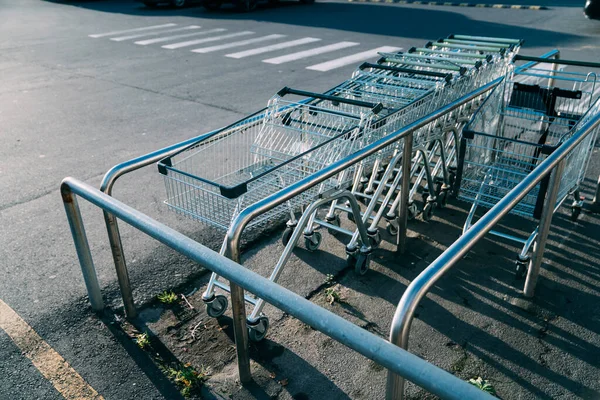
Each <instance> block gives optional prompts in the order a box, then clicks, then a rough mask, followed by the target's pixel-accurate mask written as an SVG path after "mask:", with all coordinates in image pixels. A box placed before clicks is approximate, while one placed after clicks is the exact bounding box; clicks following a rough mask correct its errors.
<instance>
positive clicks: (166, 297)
mask: <svg viewBox="0 0 600 400" xmlns="http://www.w3.org/2000/svg"><path fill="white" fill-rule="evenodd" d="M157 298H158V301H160V302H161V303H163V304H167V305H172V304H175V303H177V302H178V301H179V296H177V295H176V294H175V293H173V292H172V291H171V292H167V291H166V290H165V291H164V292H162V293H161V294H159V295H158V296H157Z"/></svg>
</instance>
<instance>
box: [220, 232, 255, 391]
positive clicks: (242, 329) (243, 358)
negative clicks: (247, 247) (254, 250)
mask: <svg viewBox="0 0 600 400" xmlns="http://www.w3.org/2000/svg"><path fill="white" fill-rule="evenodd" d="M243 229H244V226H241V227H239V229H237V230H236V229H235V227H234V229H233V231H234V232H236V233H237V236H234V239H233V240H230V238H229V236H227V239H226V247H225V256H226V257H227V258H229V259H230V260H232V261H234V262H236V263H238V264H240V248H239V237H240V236H241V234H242V231H243ZM229 294H230V296H231V312H232V314H233V337H234V339H235V351H236V353H237V362H238V374H239V376H240V383H242V384H244V383H249V382H251V381H252V373H251V372H250V349H249V348H248V344H249V343H248V322H247V320H246V300H245V298H244V288H242V287H241V286H238V285H237V284H235V283H234V282H233V281H231V280H230V281H229Z"/></svg>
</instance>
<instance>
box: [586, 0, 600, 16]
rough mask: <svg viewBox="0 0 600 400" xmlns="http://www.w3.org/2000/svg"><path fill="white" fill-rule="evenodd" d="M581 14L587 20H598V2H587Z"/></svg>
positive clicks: (592, 0) (599, 14)
mask: <svg viewBox="0 0 600 400" xmlns="http://www.w3.org/2000/svg"><path fill="white" fill-rule="evenodd" d="M583 13H584V14H585V16H586V17H588V18H589V19H600V1H598V0H587V1H586V3H585V7H584V8H583Z"/></svg>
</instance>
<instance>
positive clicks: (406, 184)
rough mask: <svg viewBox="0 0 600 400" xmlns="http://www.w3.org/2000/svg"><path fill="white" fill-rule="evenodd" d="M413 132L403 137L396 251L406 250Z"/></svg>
mask: <svg viewBox="0 0 600 400" xmlns="http://www.w3.org/2000/svg"><path fill="white" fill-rule="evenodd" d="M412 147H413V132H412V131H411V132H410V133H409V134H408V135H407V136H406V137H405V138H404V150H403V151H404V153H403V154H402V171H401V173H402V184H401V185H400V204H399V205H398V234H397V235H396V246H397V247H396V248H397V251H398V253H400V254H404V252H405V251H406V232H407V231H408V201H409V195H410V183H411V182H410V181H411V178H412V177H411V174H410V168H411V162H412Z"/></svg>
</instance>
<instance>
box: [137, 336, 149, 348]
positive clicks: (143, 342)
mask: <svg viewBox="0 0 600 400" xmlns="http://www.w3.org/2000/svg"><path fill="white" fill-rule="evenodd" d="M135 342H136V343H137V345H138V346H139V348H140V349H142V350H144V349H145V348H147V347H148V346H150V337H149V336H148V334H147V333H146V332H144V333H140V334H139V335H136V337H135Z"/></svg>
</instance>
